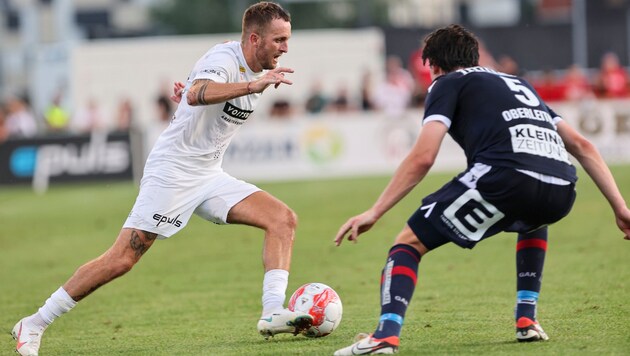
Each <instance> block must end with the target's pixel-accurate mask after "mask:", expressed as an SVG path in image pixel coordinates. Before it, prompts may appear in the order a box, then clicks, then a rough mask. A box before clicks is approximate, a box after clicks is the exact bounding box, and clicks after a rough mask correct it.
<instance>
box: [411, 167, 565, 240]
mask: <svg viewBox="0 0 630 356" xmlns="http://www.w3.org/2000/svg"><path fill="white" fill-rule="evenodd" d="M574 201H575V184H573V183H571V184H566V185H559V184H552V183H546V182H543V181H541V180H539V179H536V178H534V177H531V176H529V175H527V174H524V173H521V172H519V171H516V170H514V169H512V168H502V167H490V166H487V165H483V164H476V165H475V166H474V167H473V168H471V169H469V170H468V171H466V172H464V173H462V174H460V175H459V176H457V177H456V178H454V179H453V180H452V181H450V182H449V183H447V184H446V185H444V186H443V187H442V188H440V190H438V191H437V192H435V193H433V194H431V195H429V196H427V197H426V198H424V199H423V200H422V206H420V208H419V209H418V210H416V212H415V213H414V214H413V215H412V216H411V217H410V218H409V220H408V221H407V224H408V225H409V227H410V228H411V230H412V231H413V232H414V233H415V235H416V236H417V237H418V239H419V240H420V242H422V243H423V244H424V245H425V246H426V247H427V248H428V249H429V250H432V249H434V248H436V247H439V246H441V245H443V244H445V243H448V242H454V243H456V244H457V245H459V246H461V247H465V248H473V247H474V246H475V245H476V244H477V243H478V242H479V241H481V240H483V239H485V238H487V237H490V236H493V235H496V234H498V233H499V232H502V231H508V232H519V233H524V232H529V231H533V230H536V229H538V228H540V227H542V226H546V225H549V224H552V223H554V222H556V221H558V220H560V219H562V218H563V217H565V216H566V215H567V214H568V213H569V211H570V210H571V207H572V206H573V202H574Z"/></svg>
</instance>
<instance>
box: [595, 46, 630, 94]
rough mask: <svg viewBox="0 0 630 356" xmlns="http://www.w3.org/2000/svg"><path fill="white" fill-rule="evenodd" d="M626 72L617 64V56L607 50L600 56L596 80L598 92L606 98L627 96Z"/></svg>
mask: <svg viewBox="0 0 630 356" xmlns="http://www.w3.org/2000/svg"><path fill="white" fill-rule="evenodd" d="M628 85H629V82H628V72H626V70H625V69H624V68H623V67H622V66H621V65H620V64H619V57H617V55H616V54H615V53H612V52H608V53H606V54H604V56H603V57H602V61H601V65H600V69H599V76H598V78H597V81H596V88H597V91H598V93H599V94H600V95H601V96H603V97H606V98H621V97H625V96H628V94H629V93H630V92H629V90H628V89H629V88H628Z"/></svg>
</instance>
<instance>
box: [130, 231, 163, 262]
mask: <svg viewBox="0 0 630 356" xmlns="http://www.w3.org/2000/svg"><path fill="white" fill-rule="evenodd" d="M143 234H144V236H145V238H144V239H143V238H142V236H141V235H140V234H139V233H138V231H136V230H132V231H131V238H130V239H129V245H130V246H131V248H132V249H133V250H134V252H135V254H136V258H140V256H142V255H143V254H144V253H145V252H147V250H148V249H149V246H151V244H147V243H148V242H151V241H153V240H155V239H156V237H157V234H155V233H152V232H146V231H143Z"/></svg>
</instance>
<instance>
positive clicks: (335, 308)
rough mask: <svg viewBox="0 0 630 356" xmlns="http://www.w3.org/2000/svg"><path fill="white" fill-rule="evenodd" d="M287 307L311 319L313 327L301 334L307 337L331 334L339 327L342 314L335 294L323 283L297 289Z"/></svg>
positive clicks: (339, 300)
mask: <svg viewBox="0 0 630 356" xmlns="http://www.w3.org/2000/svg"><path fill="white" fill-rule="evenodd" d="M288 307H289V310H291V311H298V312H302V313H308V314H310V315H311V316H312V317H313V326H311V327H310V328H309V329H307V330H305V331H303V332H302V334H303V335H304V336H307V337H322V336H326V335H328V334H330V333H332V332H333V331H334V330H335V329H336V328H337V326H339V323H340V322H341V314H342V312H343V306H342V305H341V299H340V298H339V295H338V294H337V292H335V290H334V289H332V288H330V287H329V286H327V285H325V284H323V283H307V284H305V285H303V286H301V287H300V288H298V289H297V290H296V291H295V293H293V295H292V296H291V299H289V306H288Z"/></svg>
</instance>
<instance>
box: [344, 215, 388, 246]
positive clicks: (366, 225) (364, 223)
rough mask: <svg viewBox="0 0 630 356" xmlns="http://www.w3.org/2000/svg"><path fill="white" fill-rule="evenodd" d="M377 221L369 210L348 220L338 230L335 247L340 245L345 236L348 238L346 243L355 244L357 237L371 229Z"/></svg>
mask: <svg viewBox="0 0 630 356" xmlns="http://www.w3.org/2000/svg"><path fill="white" fill-rule="evenodd" d="M377 220H378V218H377V217H376V215H375V214H374V213H373V212H372V211H371V210H368V211H366V212H364V213H362V214H360V215H357V216H355V217H352V218H350V219H349V220H348V221H346V223H345V224H343V225H341V227H340V228H339V231H338V232H337V236H336V237H335V245H337V246H339V245H341V242H342V241H343V239H344V238H345V237H346V236H347V237H348V241H354V242H357V238H358V237H359V235H360V234H362V233H364V232H366V231H368V230H369V229H371V228H372V226H374V224H375V223H376V221H377Z"/></svg>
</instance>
